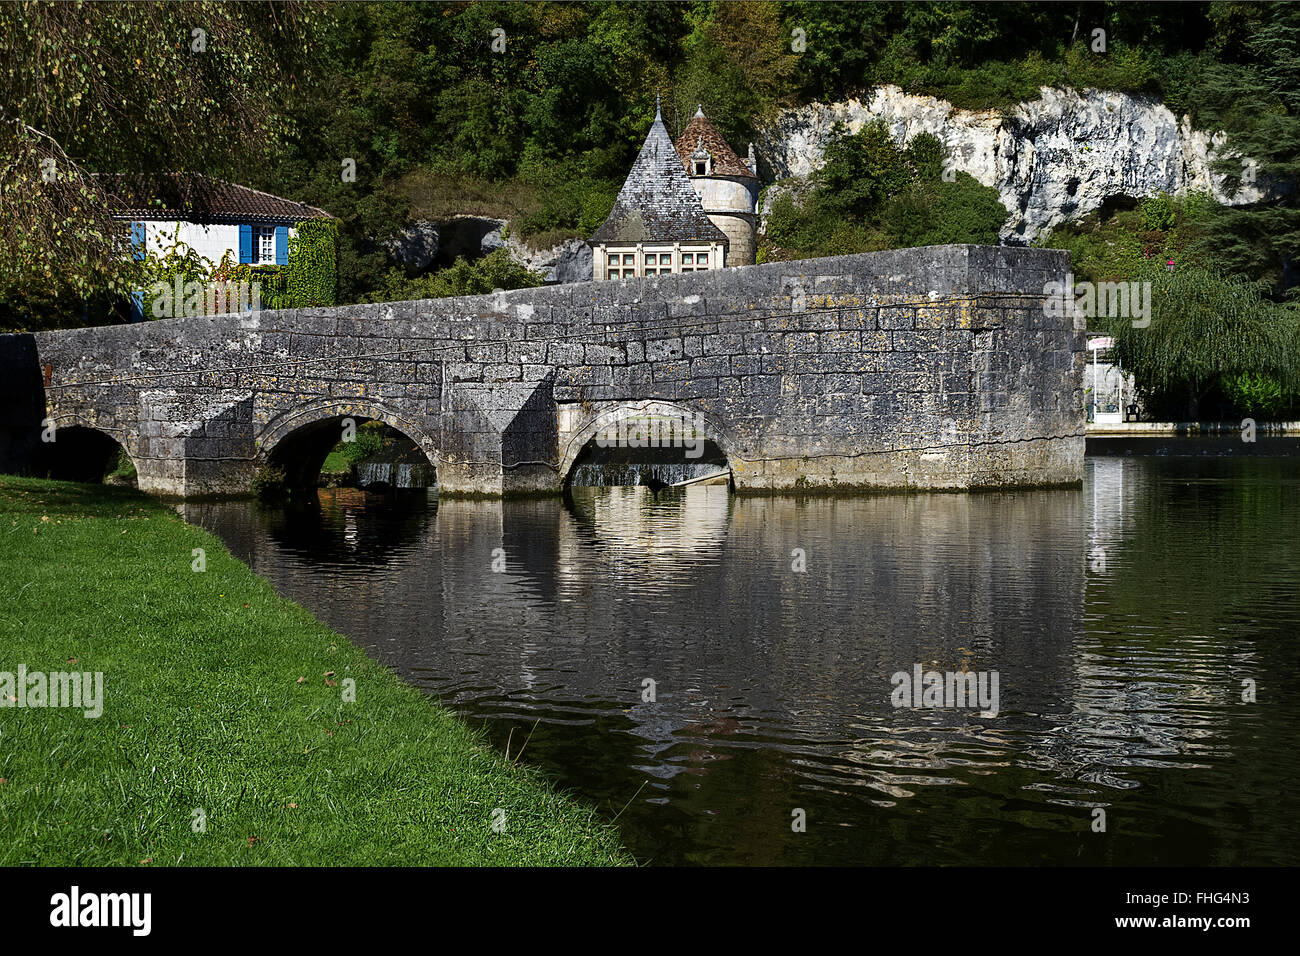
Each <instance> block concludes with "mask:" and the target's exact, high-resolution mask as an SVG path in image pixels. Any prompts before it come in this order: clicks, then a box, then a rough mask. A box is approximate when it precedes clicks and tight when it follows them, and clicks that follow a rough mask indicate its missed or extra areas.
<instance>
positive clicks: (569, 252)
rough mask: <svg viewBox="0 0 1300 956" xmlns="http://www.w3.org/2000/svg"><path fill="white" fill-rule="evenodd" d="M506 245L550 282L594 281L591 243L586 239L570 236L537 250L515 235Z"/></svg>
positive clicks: (518, 259)
mask: <svg viewBox="0 0 1300 956" xmlns="http://www.w3.org/2000/svg"><path fill="white" fill-rule="evenodd" d="M506 248H508V249H509V250H510V255H511V256H513V257H514V259H515V261H516V262H518V263H520V264H521V265H523V266H524V268H526V269H530V270H532V271H533V272H540V273H541V274H542V275H543V276H545V277H546V281H547V282H548V283H551V282H555V283H562V282H590V281H591V246H589V245H587V243H586V241H585V240H583V239H569V240H567V241H565V242H562V243H560V244H559V245H557V246H552V247H551V248H549V249H540V250H536V251H534V250H532V249H529V248H528V247H527V246H526V245H524V244H523V243H522V242H520V241H519V240H518V239H516V238H515V237H514V236H511V237H510V238H509V239H508V240H507V241H506Z"/></svg>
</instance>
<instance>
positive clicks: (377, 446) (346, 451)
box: [335, 422, 387, 462]
mask: <svg viewBox="0 0 1300 956" xmlns="http://www.w3.org/2000/svg"><path fill="white" fill-rule="evenodd" d="M386 427H387V426H385V425H384V423H383V422H362V423H361V425H360V426H358V428H357V434H356V438H355V440H353V441H345V442H339V444H338V445H337V446H335V447H337V448H339V449H341V450H342V452H343V457H344V458H346V459H347V460H348V461H353V462H355V461H362V460H364V459H366V458H373V457H374V456H375V455H377V454H379V452H380V451H382V450H383V448H384V432H385V430H386Z"/></svg>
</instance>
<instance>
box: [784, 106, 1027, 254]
mask: <svg viewBox="0 0 1300 956" xmlns="http://www.w3.org/2000/svg"><path fill="white" fill-rule="evenodd" d="M838 132H839V134H840V135H839V138H837V139H835V140H834V141H832V142H831V143H830V144H829V145H828V146H827V148H826V163H825V165H824V166H823V168H822V170H821V172H820V173H819V174H818V176H817V178H816V183H815V186H814V188H813V190H812V192H811V193H810V194H807V195H804V196H803V197H802V198H801V199H799V200H796V199H795V197H794V196H793V195H792V194H791V193H789V192H785V193H782V194H781V195H780V196H778V197H777V199H776V200H775V201H774V202H773V203H772V210H771V212H770V214H769V216H768V219H767V229H766V232H767V237H766V239H767V242H768V243H770V244H772V245H774V246H776V247H777V248H778V249H779V250H781V255H782V257H786V258H788V257H791V256H798V257H803V256H826V255H844V254H847V253H851V252H868V251H872V250H875V249H887V248H900V247H908V246H925V245H939V244H943V243H967V242H969V243H988V244H996V243H997V242H998V234H999V230H1000V229H1001V227H1002V224H1003V223H1004V222H1005V221H1006V218H1007V210H1006V209H1005V207H1003V205H1002V203H1001V202H1000V201H999V199H998V194H997V190H995V189H993V188H991V187H987V186H981V185H980V184H979V183H978V182H977V181H976V180H975V179H974V178H973V177H971V176H969V175H967V174H965V173H957V174H955V175H954V176H953V177H952V178H953V181H952V182H948V181H946V180H945V178H944V175H943V172H944V162H945V159H946V150H945V148H944V146H943V144H942V143H941V142H940V141H939V140H938V139H937V138H936V137H934V136H931V135H930V134H928V133H921V134H918V135H917V136H915V137H913V138H912V140H911V141H910V142H909V143H908V144H907V145H906V146H904V147H900V146H899V145H898V144H897V143H895V142H894V139H893V137H892V135H891V134H890V132H889V128H888V127H887V126H886V125H885V124H884V123H883V122H881V121H879V120H878V121H876V122H873V123H870V124H868V125H866V126H864V127H863V128H862V129H861V130H860V131H858V132H857V133H856V134H854V135H852V136H847V135H845V130H844V129H843V128H842V127H841V128H840V129H839V130H838ZM771 255H772V252H771V251H765V258H767V257H770V256H771Z"/></svg>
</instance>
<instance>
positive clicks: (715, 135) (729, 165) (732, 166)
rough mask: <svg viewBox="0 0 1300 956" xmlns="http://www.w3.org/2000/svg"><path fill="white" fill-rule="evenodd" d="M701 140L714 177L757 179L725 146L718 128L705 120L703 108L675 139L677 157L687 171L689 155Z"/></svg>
mask: <svg viewBox="0 0 1300 956" xmlns="http://www.w3.org/2000/svg"><path fill="white" fill-rule="evenodd" d="M701 139H702V140H703V141H704V148H705V149H707V150H708V151H709V155H710V156H712V157H713V175H714V176H735V177H737V178H739V179H758V177H757V176H755V175H754V171H753V170H752V169H750V168H749V167H748V166H746V165H745V161H744V160H743V159H741V158H740V157H739V156H737V155H736V153H735V151H734V150H732V148H731V147H730V146H728V145H727V141H726V140H725V139H723V138H722V134H721V133H719V132H718V128H717V127H716V126H714V125H713V124H712V123H710V122H709V121H708V119H706V118H705V116H704V108H703V107H701V108H699V109H697V110H696V111H695V115H694V116H692V117H691V121H690V122H689V123H687V124H686V128H685V129H684V130H682V135H680V136H678V137H677V155H678V156H680V157H681V158H682V165H684V166H685V167H686V168H687V169H690V168H691V153H693V152H695V149H696V146H697V144H698V143H699V142H700V141H701Z"/></svg>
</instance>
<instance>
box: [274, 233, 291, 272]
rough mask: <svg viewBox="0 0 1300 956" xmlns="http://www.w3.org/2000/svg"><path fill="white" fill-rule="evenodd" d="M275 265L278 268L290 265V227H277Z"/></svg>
mask: <svg viewBox="0 0 1300 956" xmlns="http://www.w3.org/2000/svg"><path fill="white" fill-rule="evenodd" d="M275 264H276V265H277V266H287V265H288V264H289V227H288V226H276V227H275Z"/></svg>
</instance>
